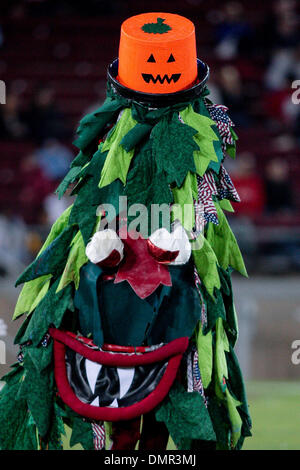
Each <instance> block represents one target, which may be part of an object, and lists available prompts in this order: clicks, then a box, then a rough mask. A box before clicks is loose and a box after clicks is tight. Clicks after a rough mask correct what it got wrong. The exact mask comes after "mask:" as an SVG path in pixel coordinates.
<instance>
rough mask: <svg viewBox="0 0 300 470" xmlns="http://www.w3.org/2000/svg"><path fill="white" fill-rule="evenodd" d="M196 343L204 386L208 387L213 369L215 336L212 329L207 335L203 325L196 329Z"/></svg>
mask: <svg viewBox="0 0 300 470" xmlns="http://www.w3.org/2000/svg"><path fill="white" fill-rule="evenodd" d="M196 344H197V350H198V363H199V369H200V374H201V379H202V383H203V387H204V388H207V387H208V386H209V384H210V382H211V380H212V369H213V338H212V331H208V332H207V334H206V335H205V334H204V333H203V331H202V327H201V325H198V328H197V330H196Z"/></svg>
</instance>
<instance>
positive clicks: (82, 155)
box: [71, 150, 92, 168]
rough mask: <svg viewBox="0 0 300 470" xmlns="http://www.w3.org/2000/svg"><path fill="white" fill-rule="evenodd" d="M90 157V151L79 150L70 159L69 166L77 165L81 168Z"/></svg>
mask: <svg viewBox="0 0 300 470" xmlns="http://www.w3.org/2000/svg"><path fill="white" fill-rule="evenodd" d="M91 157H92V155H91V153H90V152H82V150H80V152H79V153H78V155H77V156H76V157H75V158H74V160H73V161H72V163H71V168H73V167H78V166H80V167H81V168H82V167H83V166H84V165H86V164H87V163H88V162H89V160H90V158H91Z"/></svg>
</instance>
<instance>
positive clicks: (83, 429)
mask: <svg viewBox="0 0 300 470" xmlns="http://www.w3.org/2000/svg"><path fill="white" fill-rule="evenodd" d="M76 444H81V445H82V447H83V448H84V449H85V450H94V439H93V429H92V425H91V423H90V422H88V421H86V420H85V419H84V418H74V420H73V427H72V435H71V440H70V446H71V447H73V446H75V445H76Z"/></svg>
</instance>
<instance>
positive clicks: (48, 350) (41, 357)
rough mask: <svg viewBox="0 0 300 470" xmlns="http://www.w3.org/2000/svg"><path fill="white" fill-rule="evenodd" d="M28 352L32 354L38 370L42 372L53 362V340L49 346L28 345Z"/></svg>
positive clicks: (31, 356) (31, 357)
mask: <svg viewBox="0 0 300 470" xmlns="http://www.w3.org/2000/svg"><path fill="white" fill-rule="evenodd" d="M27 354H28V356H30V359H31V361H32V363H33V364H34V366H35V368H36V370H37V372H41V371H43V370H44V369H46V368H47V367H48V366H49V365H50V364H51V363H52V356H53V343H52V342H51V343H50V344H48V346H47V347H44V346H38V347H27Z"/></svg>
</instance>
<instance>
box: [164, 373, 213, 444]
mask: <svg viewBox="0 0 300 470" xmlns="http://www.w3.org/2000/svg"><path fill="white" fill-rule="evenodd" d="M156 419H157V420H158V421H163V422H164V423H165V424H166V426H167V428H168V431H169V433H170V435H171V437H172V439H173V441H174V443H175V444H176V446H177V447H178V449H179V450H188V449H189V448H190V446H191V441H192V440H193V439H197V440H203V441H215V440H216V435H215V432H214V430H213V426H212V422H211V419H210V416H209V413H208V411H207V408H206V407H205V404H204V401H203V398H202V396H201V395H200V394H199V393H198V392H190V393H188V392H186V391H185V390H184V388H183V386H182V385H180V384H178V383H177V382H175V384H173V386H172V388H171V390H170V392H169V395H168V397H167V399H166V400H164V401H163V403H162V404H161V405H160V406H159V407H158V410H157V412H156Z"/></svg>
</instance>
